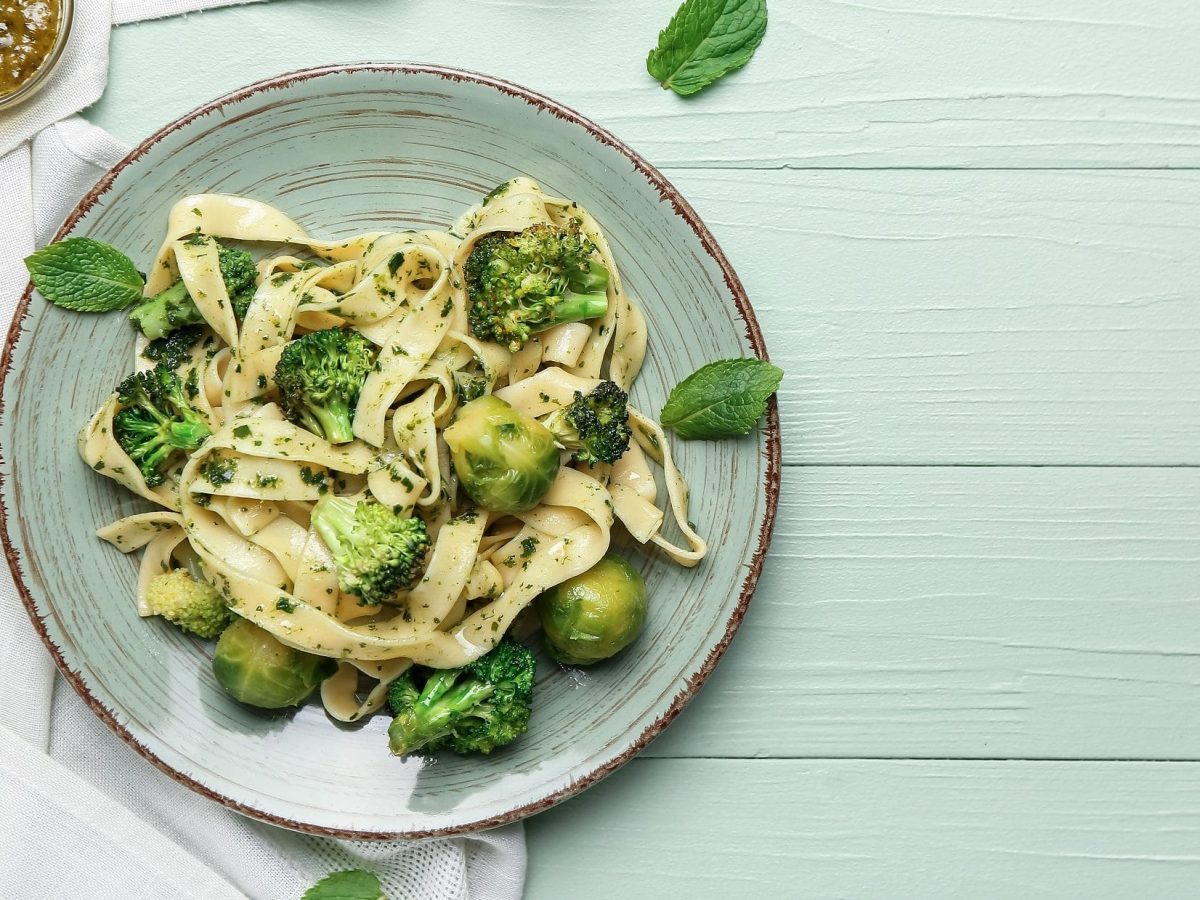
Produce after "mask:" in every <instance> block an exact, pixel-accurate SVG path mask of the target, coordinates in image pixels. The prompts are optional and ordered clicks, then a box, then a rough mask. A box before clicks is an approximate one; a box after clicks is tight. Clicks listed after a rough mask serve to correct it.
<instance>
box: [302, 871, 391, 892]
mask: <svg viewBox="0 0 1200 900" xmlns="http://www.w3.org/2000/svg"><path fill="white" fill-rule="evenodd" d="M300 900H387V897H385V896H384V894H383V887H382V886H381V885H380V884H379V879H378V878H376V877H375V876H374V875H372V874H371V873H370V872H364V871H363V870H362V869H347V870H346V871H345V872H334V873H332V874H331V875H326V876H325V877H324V878H322V879H321V880H320V881H318V882H317V883H316V884H314V885H313V886H312V887H310V888H309V889H308V890H307V891H305V892H304V896H303V897H301V898H300Z"/></svg>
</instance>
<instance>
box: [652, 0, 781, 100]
mask: <svg viewBox="0 0 1200 900" xmlns="http://www.w3.org/2000/svg"><path fill="white" fill-rule="evenodd" d="M766 31H767V3H766V0H684V3H683V5H681V6H680V7H679V9H678V10H676V12H675V15H674V16H673V17H672V18H671V21H670V23H669V24H668V25H667V27H666V28H664V29H663V30H662V32H661V33H660V34H659V35H658V46H657V47H655V48H654V49H653V50H651V51H650V55H649V56H647V57H646V71H648V72H649V73H650V74H651V75H652V76H653V77H654V78H656V79H658V82H659V83H660V84H661V85H662V86H663V87H664V88H670V89H671V90H673V91H674V92H675V93H677V94H679V95H680V96H681V97H686V96H688V95H689V94H695V93H696V92H697V91H702V90H704V88H706V87H708V86H709V85H710V84H712V83H713V82H714V81H716V80H717V79H719V78H721V77H722V76H724V75H727V74H729V73H730V72H732V71H733V70H734V69H740V68H741V67H742V66H744V65H745V64H746V63H747V62H749V61H750V57H751V56H753V55H754V51H755V50H757V49H758V45H759V44H761V43H762V39H763V35H764V34H765V33H766Z"/></svg>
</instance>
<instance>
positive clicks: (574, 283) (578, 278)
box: [569, 259, 608, 294]
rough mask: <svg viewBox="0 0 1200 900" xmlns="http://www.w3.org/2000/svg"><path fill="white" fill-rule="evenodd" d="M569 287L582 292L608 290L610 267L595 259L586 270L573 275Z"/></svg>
mask: <svg viewBox="0 0 1200 900" xmlns="http://www.w3.org/2000/svg"><path fill="white" fill-rule="evenodd" d="M569 287H570V289H571V290H572V291H576V292H578V293H580V294H595V293H603V292H604V291H606V290H608V269H606V268H605V267H604V266H603V265H602V264H600V263H598V262H596V261H595V260H594V259H593V260H591V261H589V262H588V270H587V271H586V272H584V273H582V274H578V275H574V276H572V277H571V280H570V284H569Z"/></svg>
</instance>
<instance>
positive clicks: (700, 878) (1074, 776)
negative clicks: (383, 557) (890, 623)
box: [527, 760, 1200, 900]
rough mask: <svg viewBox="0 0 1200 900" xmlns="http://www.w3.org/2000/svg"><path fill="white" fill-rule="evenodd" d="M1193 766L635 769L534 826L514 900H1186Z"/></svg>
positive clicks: (770, 764) (1194, 798)
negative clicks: (524, 880)
mask: <svg viewBox="0 0 1200 900" xmlns="http://www.w3.org/2000/svg"><path fill="white" fill-rule="evenodd" d="M1198 831H1200V765H1197V764H1195V763H1157V764H1155V763H1095V762H1091V763H1061V762H1053V763H1037V762H1026V763H996V762H947V761H934V762H879V761H874V762H872V761H830V760H816V761H810V762H799V761H789V760H753V761H742V762H737V761H729V760H687V761H683V760H672V761H669V762H668V761H666V760H636V761H635V762H633V763H632V764H631V765H629V766H627V767H626V768H625V769H623V770H622V771H620V772H618V773H616V774H615V775H613V776H612V777H611V778H610V779H608V780H607V781H605V782H603V783H602V784H600V785H599V786H597V787H595V788H593V789H592V790H590V791H588V792H587V793H585V794H584V795H583V796H581V797H579V798H577V799H576V800H574V801H572V802H571V803H570V804H566V805H564V806H559V807H556V808H555V809H553V810H551V811H549V812H547V813H544V814H543V815H540V816H538V817H537V818H535V819H532V820H531V821H530V822H529V823H528V825H527V832H528V835H529V848H530V849H529V853H530V876H529V884H528V893H527V900H552V898H560V897H571V898H572V900H608V898H612V897H660V898H672V900H674V898H685V897H686V898H730V897H737V898H741V897H763V898H777V897H778V898H783V897H803V898H805V900H821V898H855V900H872V898H880V900H909V898H912V900H926V898H931V897H956V898H957V897H970V898H972V900H992V898H995V900H1011V898H1014V897H1020V898H1029V900H1035V898H1047V900H1048V898H1054V900H1068V898H1081V900H1082V898H1087V900H1107V898H1113V900H1117V898H1121V900H1125V898H1130V897H1155V898H1184V897H1194V896H1195V888H1196V883H1197V881H1198V880H1200V853H1198V852H1197V842H1196V835H1197V832H1198Z"/></svg>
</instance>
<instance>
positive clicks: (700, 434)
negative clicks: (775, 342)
mask: <svg viewBox="0 0 1200 900" xmlns="http://www.w3.org/2000/svg"><path fill="white" fill-rule="evenodd" d="M782 378H783V370H782V369H780V368H779V367H778V366H773V365H771V364H770V363H769V362H764V361H763V360H761V359H754V358H750V359H722V360H719V361H718V362H714V363H709V364H708V365H707V366H704V367H702V368H700V369H698V370H697V371H696V372H694V373H693V374H691V375H689V376H688V377H687V378H685V379H683V381H681V382H679V384H678V385H676V387H675V390H673V391H671V396H670V397H668V398H667V404H666V406H664V407H663V409H662V415H661V416H660V417H659V418H660V419H661V420H662V423H663V425H664V426H666V427H667V428H670V429H672V430H673V431H674V432H675V433H676V434H677V435H679V436H680V437H681V438H683V439H685V440H692V439H693V438H700V439H702V440H709V441H711V440H717V439H719V438H727V437H735V436H737V435H740V434H749V433H750V430H751V429H752V428H754V423H755V422H757V421H758V420H759V419H760V418H761V417H762V414H763V413H764V412H765V411H766V409H767V398H768V397H770V396H771V395H772V394H773V393H775V390H776V388H778V387H779V382H780V381H781V380H782Z"/></svg>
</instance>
